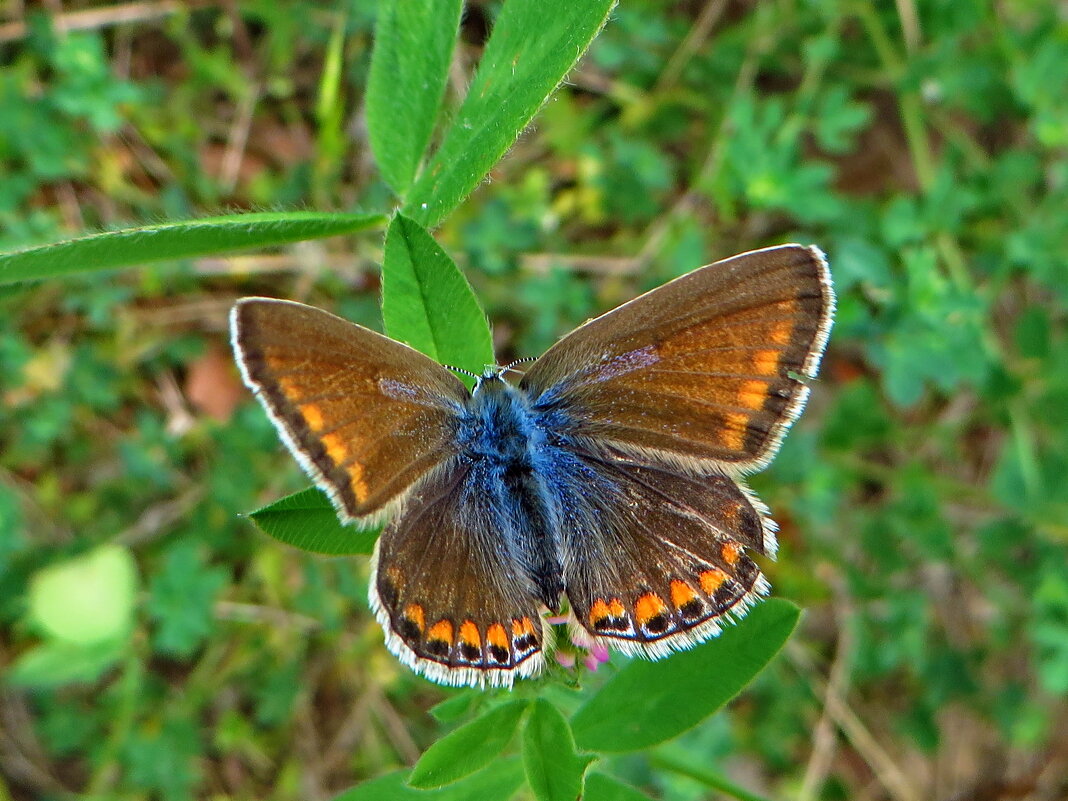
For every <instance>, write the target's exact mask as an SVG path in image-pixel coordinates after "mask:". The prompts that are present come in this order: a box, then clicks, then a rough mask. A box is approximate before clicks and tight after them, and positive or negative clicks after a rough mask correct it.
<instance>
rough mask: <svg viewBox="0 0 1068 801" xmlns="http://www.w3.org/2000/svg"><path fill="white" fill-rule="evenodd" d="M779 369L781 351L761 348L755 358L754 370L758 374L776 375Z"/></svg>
mask: <svg viewBox="0 0 1068 801" xmlns="http://www.w3.org/2000/svg"><path fill="white" fill-rule="evenodd" d="M778 371H779V351H777V350H760V351H757V352H756V355H755V356H754V358H753V372H755V373H756V374H757V375H775V374H776V373H777V372H778Z"/></svg>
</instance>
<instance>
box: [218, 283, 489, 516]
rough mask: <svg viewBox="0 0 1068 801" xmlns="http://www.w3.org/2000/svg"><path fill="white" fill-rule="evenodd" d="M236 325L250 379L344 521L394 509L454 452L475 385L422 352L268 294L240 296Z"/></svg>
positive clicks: (237, 346)
mask: <svg viewBox="0 0 1068 801" xmlns="http://www.w3.org/2000/svg"><path fill="white" fill-rule="evenodd" d="M230 326H231V335H232V340H233V347H234V354H235V356H236V358H237V362H238V365H240V367H241V372H242V374H243V376H244V379H245V383H246V384H247V385H248V386H249V388H251V389H252V390H253V391H254V392H255V393H256V397H257V398H259V400H260V403H262V404H263V406H264V408H265V409H266V410H267V413H268V414H269V415H270V417H271V420H273V421H274V424H275V426H276V427H277V428H278V430H279V432H280V434H281V436H282V439H283V441H284V442H285V444H286V446H287V447H288V448H289V450H290V451H291V452H292V453H293V455H294V456H295V457H296V459H297V461H299V462H300V464H301V466H302V467H303V468H304V470H305V472H307V473H308V475H309V476H310V477H311V478H312V479H313V480H314V481H315V483H316V484H318V485H319V487H320V488H322V489H323V491H324V492H326V493H327V494H328V495H329V496H330V498H331V499H332V501H333V502H334V505H335V506H336V507H337V510H338V514H339V515H340V516H341V517H342V519H344V520H345V521H352V520H355V519H367V518H371V517H375V516H377V515H378V514H380V513H382V512H384V511H386V510H387V509H388V508H389V506H390V505H395V504H396V503H398V502H399V501H400V500H402V499H403V498H404V495H405V493H406V492H407V491H408V490H409V489H410V488H411V487H412V486H413V485H414V484H415V483H416V482H417V481H418V480H419V479H420V478H421V477H423V476H425V475H426V474H427V473H428V472H430V471H431V470H433V469H434V468H435V467H437V466H440V465H441V464H442V462H443V461H444V460H446V459H447V458H448V457H449V456H450V454H452V453H454V452H455V432H456V426H457V420H458V415H459V414H460V413H461V412H462V410H463V404H464V402H465V400H466V399H467V397H468V393H467V389H466V388H465V387H464V385H463V384H462V383H460V381H459V380H458V379H457V378H456V377H455V376H453V375H452V374H450V373H449V372H448V371H447V370H445V368H443V367H442V366H441V365H439V364H437V363H436V362H434V361H432V360H431V359H429V358H427V357H426V356H424V355H423V354H421V353H419V352H418V351H415V350H413V349H412V348H409V347H408V346H407V345H403V344H401V343H399V342H395V341H394V340H392V339H389V338H388V337H384V336H382V335H381V334H377V333H375V332H374V331H370V330H368V329H366V328H363V327H361V326H358V325H355V324H354V323H350V322H348V321H347V320H343V319H341V318H340V317H335V316H334V315H332V314H328V313H327V312H324V311H321V310H320V309H315V308H312V307H311V306H305V305H303V304H301V303H293V302H291V301H283V300H272V299H269V298H244V299H242V300H240V301H238V303H237V305H235V306H234V308H233V311H232V313H231V318H230Z"/></svg>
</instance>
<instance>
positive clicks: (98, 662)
mask: <svg viewBox="0 0 1068 801" xmlns="http://www.w3.org/2000/svg"><path fill="white" fill-rule="evenodd" d="M128 648H129V643H128V642H127V641H126V640H125V639H123V640H102V641H99V642H94V643H89V644H86V645H82V644H79V643H72V642H64V641H62V640H47V641H45V642H43V643H41V644H40V645H36V646H34V647H33V648H30V649H29V650H28V651H25V652H24V653H22V654H20V655H19V657H18V659H16V660H15V663H14V664H13V665H11V666H10V667H9V668H8V669H7V672H6V673H5V674H4V681H5V682H7V683H8V684H9V685H11V686H12V687H33V688H44V687H58V686H61V685H64V684H77V683H83V682H84V683H90V682H94V681H96V680H97V679H99V678H100V677H101V676H102V675H103V674H104V672H105V671H107V670H108V669H109V668H111V667H112V666H113V665H114V664H115V663H116V662H118V661H119V660H120V659H121V658H122V657H123V655H125V654H126V652H127V650H128Z"/></svg>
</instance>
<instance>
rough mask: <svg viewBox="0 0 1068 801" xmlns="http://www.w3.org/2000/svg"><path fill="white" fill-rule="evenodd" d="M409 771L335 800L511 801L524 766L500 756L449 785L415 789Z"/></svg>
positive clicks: (355, 789) (393, 775) (359, 788)
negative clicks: (407, 781) (472, 774)
mask: <svg viewBox="0 0 1068 801" xmlns="http://www.w3.org/2000/svg"><path fill="white" fill-rule="evenodd" d="M407 777H408V771H405V770H400V771H397V772H395V773H390V774H388V775H386V776H382V777H380V778H377V779H372V780H371V781H369V782H364V783H363V784H361V785H359V786H357V787H353V788H352V789H351V790H347V791H345V792H344V793H342V794H341V795H339V796H337V797H336V798H334V801H508V799H510V798H511V797H512V796H514V795H515V793H516V791H517V790H518V789H519V788H520V786H522V784H523V768H522V766H521V765H520V764H519V760H518V759H517V758H514V757H513V758H510V759H500V760H497V761H496V762H494V763H493V764H492V765H490V766H489V767H488V768H486V769H485V770H482V771H479V772H478V773H476V774H475V775H474V776H470V777H468V778H466V779H464V780H462V781H458V782H456V783H455V784H450V785H449V786H448V787H442V788H440V789H437V790H416V789H413V788H411V787H409V786H408V785H407V784H406V782H405V779H406V778H407Z"/></svg>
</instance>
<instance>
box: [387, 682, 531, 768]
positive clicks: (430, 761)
mask: <svg viewBox="0 0 1068 801" xmlns="http://www.w3.org/2000/svg"><path fill="white" fill-rule="evenodd" d="M526 708H527V702H526V701H509V702H508V703H506V704H502V705H501V706H499V707H497V708H496V709H493V710H490V711H489V712H487V713H486V714H484V715H482V716H481V717H479V718H475V719H474V720H472V721H471V722H470V723H465V724H464V725H463V726H461V727H460V728H458V729H456V731H453V732H451V733H449V734H446V735H445V736H444V737H442V738H441V739H440V740H438V741H437V742H436V743H434V744H433V745H432V746H430V748H428V749H427V750H426V751H425V752H423V755H422V756H421V757H419V761H418V762H416V763H415V767H414V768H412V775H411V776H410V777H409V778H408V784H410V785H411V786H412V787H418V788H421V789H427V788H431V787H441V786H442V785H445V784H451V783H452V782H454V781H457V780H458V779H462V778H463V777H464V776H467V775H469V774H471V773H474V772H475V771H477V770H480V769H481V768H484V767H485V766H486V765H488V764H489V763H490V762H492V761H493V760H494V759H496V758H497V757H498V756H500V754H501V752H502V751H503V750H504V749H505V747H506V746H507V745H508V742H509V741H510V740H511V739H512V734H513V732H515V727H516V726H517V725H518V724H519V718H520V717H521V716H522V714H523V711H524V710H525V709H526Z"/></svg>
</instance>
